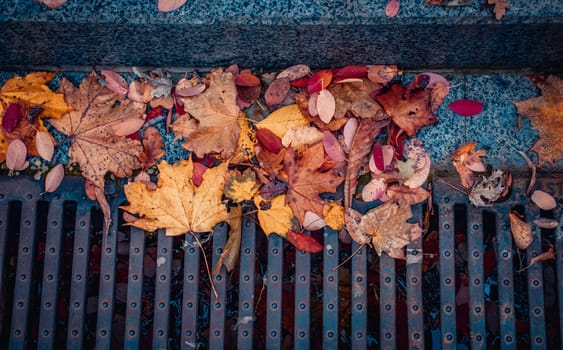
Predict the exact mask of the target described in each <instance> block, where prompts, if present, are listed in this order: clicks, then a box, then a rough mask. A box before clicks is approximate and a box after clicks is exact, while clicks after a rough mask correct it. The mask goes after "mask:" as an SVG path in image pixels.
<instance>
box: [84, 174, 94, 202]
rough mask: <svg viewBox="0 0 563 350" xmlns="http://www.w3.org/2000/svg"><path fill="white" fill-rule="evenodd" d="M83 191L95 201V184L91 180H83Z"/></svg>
mask: <svg viewBox="0 0 563 350" xmlns="http://www.w3.org/2000/svg"><path fill="white" fill-rule="evenodd" d="M84 193H85V194H86V197H88V199H90V200H92V201H95V200H96V185H94V183H93V182H92V181H91V180H88V179H86V181H85V182H84Z"/></svg>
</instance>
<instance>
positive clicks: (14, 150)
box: [6, 139, 27, 170]
mask: <svg viewBox="0 0 563 350" xmlns="http://www.w3.org/2000/svg"><path fill="white" fill-rule="evenodd" d="M26 158H27V147H26V146H25V144H24V143H23V141H21V140H19V139H15V140H13V141H12V142H10V145H9V146H8V150H7V151H6V167H7V168H8V169H10V170H23V169H25V168H26V167H27V165H26Z"/></svg>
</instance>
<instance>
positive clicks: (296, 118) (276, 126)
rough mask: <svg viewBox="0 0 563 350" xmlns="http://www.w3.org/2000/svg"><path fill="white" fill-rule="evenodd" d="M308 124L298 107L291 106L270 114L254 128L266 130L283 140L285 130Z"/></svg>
mask: <svg viewBox="0 0 563 350" xmlns="http://www.w3.org/2000/svg"><path fill="white" fill-rule="evenodd" d="M309 124H310V123H309V120H308V119H307V118H306V117H305V116H304V115H303V114H302V113H301V111H300V109H299V106H297V105H296V104H293V105H289V106H284V107H282V108H279V109H277V110H275V111H274V112H272V113H270V115H268V117H267V118H266V119H264V120H262V121H260V122H259V123H257V124H256V128H257V129H268V130H270V131H271V132H273V133H274V134H276V135H277V136H278V137H279V138H283V136H284V135H285V133H286V132H287V130H289V129H291V128H293V127H296V126H305V125H309Z"/></svg>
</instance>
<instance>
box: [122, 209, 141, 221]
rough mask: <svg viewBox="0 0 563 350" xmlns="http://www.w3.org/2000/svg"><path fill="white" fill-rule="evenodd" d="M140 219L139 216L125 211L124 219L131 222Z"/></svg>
mask: <svg viewBox="0 0 563 350" xmlns="http://www.w3.org/2000/svg"><path fill="white" fill-rule="evenodd" d="M137 220H139V218H138V217H136V216H135V215H133V214H131V213H128V212H126V211H124V212H123V221H125V222H127V223H130V222H134V221H137Z"/></svg>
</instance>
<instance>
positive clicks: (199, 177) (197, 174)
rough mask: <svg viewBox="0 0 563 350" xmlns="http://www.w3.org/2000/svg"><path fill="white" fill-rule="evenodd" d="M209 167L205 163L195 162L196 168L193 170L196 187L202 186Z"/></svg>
mask: <svg viewBox="0 0 563 350" xmlns="http://www.w3.org/2000/svg"><path fill="white" fill-rule="evenodd" d="M207 169H209V168H208V167H207V166H206V165H205V164H202V163H200V162H194V170H193V172H192V181H193V182H194V185H195V186H196V187H199V186H201V183H202V182H203V175H204V174H205V172H206V171H207Z"/></svg>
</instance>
